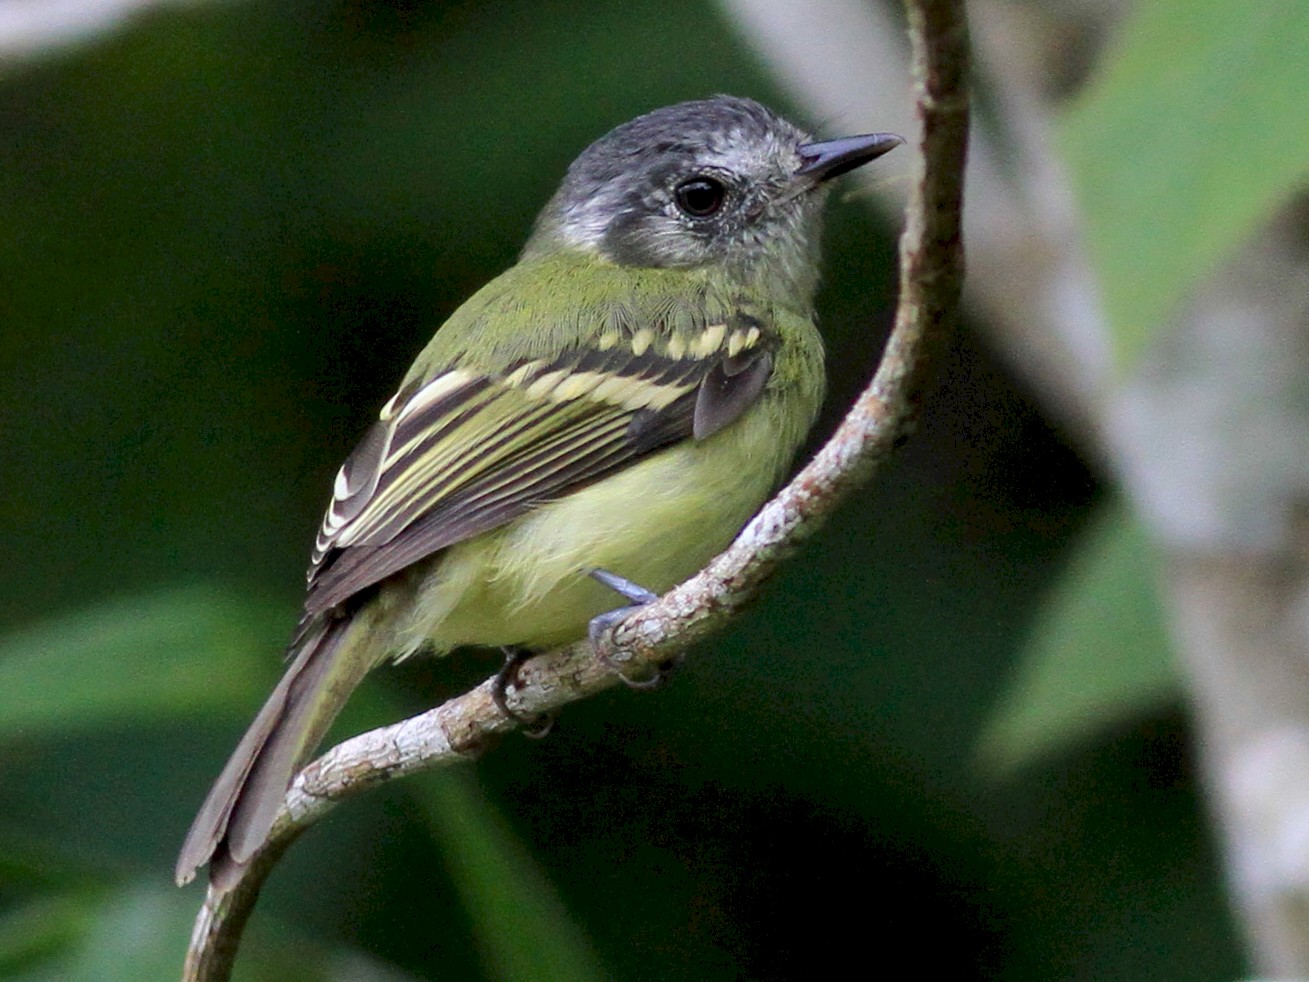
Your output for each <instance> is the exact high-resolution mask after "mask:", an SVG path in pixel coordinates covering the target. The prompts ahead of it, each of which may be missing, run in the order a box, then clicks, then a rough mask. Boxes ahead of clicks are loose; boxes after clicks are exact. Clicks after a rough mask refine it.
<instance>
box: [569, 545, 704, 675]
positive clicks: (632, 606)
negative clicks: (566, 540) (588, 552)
mask: <svg viewBox="0 0 1309 982" xmlns="http://www.w3.org/2000/svg"><path fill="white" fill-rule="evenodd" d="M590 575H591V578H592V579H594V580H596V581H597V582H599V583H603V584H604V585H605V586H607V587H609V589H611V590H613V591H614V592H615V593H617V594H619V595H620V596H621V597H623V599H625V600H627V601H629V603H627V604H626V605H624V606H622V607H617V608H615V609H614V610H607V611H605V612H604V613H603V614H597V615H596V616H595V617H592V618H591V623H590V625H589V626H588V628H587V632H586V633H587V637H588V638H589V639H590V641H591V650H592V651H594V652H595V656H596V658H598V659H599V660H600V662H601V663H602V664H604V665H605V666H606V667H608V668H610V669H612V670H613V672H614V674H615V675H617V676H618V677H619V678H620V679H622V680H623V683H624V684H625V685H627V686H628V688H632V689H657V688H658V687H659V686H661V685H663V684H664V682H665V680H666V679H667V678H668V676H669V675H670V674H672V671H673V669H674V668H676V667H677V666H678V664H680V662H681V659H680V658H677V659H672V660H669V661H666V662H664V663H663V664H662V665H660V666H659V667H658V668H657V669H656V670H655V673H654V675H652V676H650V678H646V679H634V678H631V677H630V676H627V675H624V674H623V672H622V671H621V670H620V669H619V667H618V666H617V665H615V664H614V663H613V662H611V661H610V660H609V656H608V655H607V654H606V652H605V649H604V645H603V644H602V643H601V642H602V640H603V639H604V638H605V636H606V635H607V634H608V633H609V631H610V629H612V628H613V627H614V626H615V625H616V624H618V623H620V622H621V621H623V620H624V619H625V618H626V617H627V616H628V615H629V614H630V613H632V611H634V610H636V609H637V608H638V607H644V606H645V605H646V604H649V603H654V602H655V601H656V600H658V599H659V596H658V595H657V594H654V593H651V592H650V591H649V590H647V589H646V588H645V587H643V586H641V585H639V584H637V583H633V582H632V581H631V580H628V579H624V578H623V577H621V576H619V575H618V574H616V573H611V572H609V571H608V570H607V569H593V570H591V574H590Z"/></svg>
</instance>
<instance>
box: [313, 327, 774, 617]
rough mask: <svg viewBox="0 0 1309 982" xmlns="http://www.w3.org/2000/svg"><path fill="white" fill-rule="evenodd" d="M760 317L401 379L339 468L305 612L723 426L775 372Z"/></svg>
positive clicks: (328, 606) (614, 339) (321, 610)
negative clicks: (659, 338)
mask: <svg viewBox="0 0 1309 982" xmlns="http://www.w3.org/2000/svg"><path fill="white" fill-rule="evenodd" d="M761 326H762V325H761V324H760V322H759V321H758V320H757V319H756V318H753V317H746V316H744V315H741V316H739V317H734V318H729V319H728V320H727V322H725V323H721V324H711V325H709V326H707V327H705V328H704V329H703V331H702V332H701V333H700V334H699V335H698V336H694V337H691V338H689V339H682V340H674V341H671V342H668V343H654V342H652V338H651V336H650V335H649V333H648V332H646V333H645V334H644V335H643V334H642V332H637V333H635V334H633V335H630V336H617V335H609V336H607V337H605V338H604V339H602V340H601V341H598V342H597V343H596V344H594V345H593V346H590V347H585V348H578V349H574V350H572V351H569V352H568V353H566V354H564V355H563V356H561V357H559V358H557V359H554V360H545V359H540V360H535V361H524V362H519V363H517V364H514V365H510V366H508V367H507V368H506V369H505V370H503V371H499V372H479V371H475V370H472V369H470V368H468V367H452V368H449V369H447V370H445V371H444V372H441V373H438V374H435V375H433V376H430V377H428V378H427V379H425V380H423V381H421V382H420V383H417V384H411V385H410V386H407V387H406V388H405V389H402V390H401V391H400V392H399V393H398V394H397V395H396V397H395V398H393V399H392V400H391V401H390V402H389V403H388V404H387V406H386V407H385V408H384V409H383V410H382V414H381V418H380V419H379V420H378V422H377V423H375V424H374V426H373V428H372V429H371V430H370V431H369V432H368V434H367V435H366V436H365V437H364V439H363V441H362V442H361V443H360V444H359V446H358V447H357V448H356V449H355V451H354V452H353V453H352V454H351V455H350V457H349V458H348V459H347V460H346V462H345V464H344V466H342V468H341V470H340V472H339V473H338V474H337V477H336V483H335V485H334V487H333V497H332V503H331V506H330V507H329V508H328V510H327V515H326V517H325V518H324V519H323V524H322V527H321V529H320V530H319V533H318V539H317V541H316V543H315V548H314V553H313V559H312V564H311V566H310V570H309V594H308V597H307V599H306V601H305V615H306V617H307V618H312V617H315V616H316V615H319V614H322V613H324V612H325V611H328V610H331V609H332V608H335V607H338V606H339V605H341V604H343V603H344V602H346V601H347V600H349V599H350V598H351V597H352V596H354V595H355V594H357V593H359V592H360V591H361V590H365V589H367V588H368V587H370V586H372V585H374V584H376V583H379V582H380V581H382V580H383V579H385V578H386V577H388V576H390V575H392V574H393V573H396V572H398V571H400V570H402V569H404V568H405V567H407V566H409V565H411V564H412V563H415V562H417V561H418V560H420V559H423V558H424V557H426V556H430V555H432V554H433V553H436V552H438V551H439V550H441V549H444V548H446V547H447V546H450V545H453V544H454V543H456V542H460V541H463V540H464V539H468V538H470V537H472V536H474V535H477V534H478V533H479V532H484V531H486V530H488V529H492V528H495V527H496V526H498V525H502V524H504V523H505V522H508V521H510V520H511V519H513V518H515V517H517V516H519V515H521V514H523V513H524V512H526V511H528V510H530V509H531V508H533V507H535V506H537V505H540V504H543V503H545V502H548V501H553V500H556V499H558V498H560V497H562V496H564V495H566V494H568V493H570V492H572V491H575V490H577V489H579V488H581V487H582V486H584V485H586V484H588V483H590V482H592V481H596V480H598V479H600V478H602V477H604V476H605V475H607V474H611V473H613V472H614V471H617V470H619V469H621V468H623V467H626V466H627V465H629V464H631V463H633V462H634V461H636V460H639V459H640V458H641V457H643V456H645V455H646V454H649V453H651V452H652V451H654V450H657V449H659V448H660V447H664V446H667V445H668V444H670V443H674V442H677V441H679V440H684V439H688V438H693V439H703V438H705V437H707V436H710V435H712V434H713V433H715V432H717V431H718V430H719V429H721V428H722V427H724V426H726V425H727V424H728V423H730V422H732V421H733V420H734V419H736V418H737V417H738V416H740V414H741V413H742V412H744V411H745V409H746V408H747V407H748V406H749V405H750V404H751V403H752V402H754V400H755V399H756V398H757V397H758V396H759V394H760V392H762V391H763V388H764V384H765V383H766V382H767V380H768V377H769V374H770V373H771V371H772V354H771V350H770V343H769V336H768V334H766V333H765V332H764V331H762V330H761ZM656 349H657V350H656Z"/></svg>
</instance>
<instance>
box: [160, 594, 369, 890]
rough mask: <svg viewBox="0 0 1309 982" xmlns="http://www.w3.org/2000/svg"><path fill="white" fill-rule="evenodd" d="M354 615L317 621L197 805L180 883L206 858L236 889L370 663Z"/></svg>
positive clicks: (220, 883) (217, 876) (213, 874)
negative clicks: (359, 641) (284, 801)
mask: <svg viewBox="0 0 1309 982" xmlns="http://www.w3.org/2000/svg"><path fill="white" fill-rule="evenodd" d="M351 624H352V620H351V619H349V618H333V619H330V620H320V621H319V622H318V623H317V624H315V625H312V626H311V627H310V628H309V629H308V631H307V633H306V634H305V635H304V637H303V639H302V640H300V641H299V642H298V644H297V646H296V647H297V649H298V650H296V652H295V657H294V659H293V660H292V662H291V667H290V668H288V669H287V670H286V674H285V675H283V676H282V679H281V681H280V682H278V683H277V687H276V688H275V689H273V693H272V695H270V696H269V697H268V701H267V702H265V703H264V706H263V708H262V709H260V710H259V714H258V715H257V716H256V717H255V719H254V722H253V723H251V724H250V728H249V729H248V730H246V733H245V736H243V737H242V738H241V742H240V743H239V744H237V747H236V750H234V751H233V752H232V756H231V759H229V760H228V762H227V765H226V766H225V767H224V768H223V772H222V773H221V774H220V775H219V776H218V780H217V781H215V782H214V786H213V788H212V789H211V790H210V792H209V797H207V798H206V799H205V803H204V804H203V805H202V806H201V807H200V812H199V813H198V814H197V815H196V817H195V821H194V822H192V823H191V830H190V831H189V832H188V833H187V835H186V841H185V842H184V843H183V844H182V852H181V855H180V856H178V859H177V870H176V877H177V882H178V885H179V886H180V885H182V884H184V883H189V882H190V881H191V879H192V878H193V877H194V876H195V873H196V870H198V869H199V868H200V867H201V866H203V865H204V864H205V863H210V864H211V869H210V878H211V880H212V882H213V883H214V885H215V886H216V887H218V888H219V889H227V888H229V887H231V886H232V885H233V884H234V883H235V882H236V880H237V879H238V877H239V875H240V872H241V869H242V868H243V867H244V865H245V864H246V863H247V862H249V860H250V858H251V857H252V856H253V855H254V854H255V853H256V852H257V851H258V850H259V848H260V847H261V846H262V845H263V844H264V841H265V840H266V839H267V838H268V831H269V829H271V828H272V825H273V819H274V818H276V817H277V812H278V809H279V808H280V807H281V804H282V799H283V798H284V797H285V795H286V789H287V788H288V787H289V786H290V784H291V779H292V777H294V776H295V771H296V768H298V767H299V766H300V765H301V764H302V763H303V761H304V758H305V757H306V756H307V755H308V754H310V753H312V752H313V750H314V749H315V748H316V747H317V746H318V743H319V741H321V740H322V739H323V737H324V736H325V735H326V733H327V729H328V727H330V726H331V725H332V721H333V720H334V719H335V718H336V716H337V713H339V712H340V710H341V707H342V706H343V705H345V700H346V699H347V698H348V697H349V695H350V693H351V691H353V689H354V687H355V686H356V685H357V684H358V683H359V681H360V679H362V678H363V676H364V674H365V673H366V672H367V671H368V669H369V668H371V667H372V664H371V662H369V661H368V660H367V659H366V658H365V657H364V652H363V651H362V650H361V648H364V647H366V646H363V645H358V644H345V645H344V646H343V642H346V641H349V640H350V638H351V636H353V637H355V638H358V637H359V636H360V635H359V632H357V631H351V630H350V627H351Z"/></svg>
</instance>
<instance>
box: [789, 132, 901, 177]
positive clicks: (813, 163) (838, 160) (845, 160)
mask: <svg viewBox="0 0 1309 982" xmlns="http://www.w3.org/2000/svg"><path fill="white" fill-rule="evenodd" d="M902 143H904V140H903V139H902V138H901V137H898V136H896V135H895V134H894V133H866V134H864V135H863V136H843V137H840V138H839V139H836V140H823V141H822V142H821V143H802V144H800V146H799V147H797V148H796V149H797V152H798V153H799V154H800V160H801V161H802V162H801V164H800V166H799V167H798V168H797V169H796V172H795V176H796V177H808V178H810V179H812V181H813V183H814V184H821V183H822V182H823V181H830V180H831V179H832V178H834V177H837V176H839V175H841V174H844V173H846V172H848V171H852V170H854V169H855V168H856V167H862V166H863V165H864V164H866V163H868V162H869V161H870V160H876V159H877V158H878V157H880V156H882V154H884V153H887V152H888V151H891V150H894V149H895V148H896V147H898V146H899V145H900V144H902Z"/></svg>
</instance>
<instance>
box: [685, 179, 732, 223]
mask: <svg viewBox="0 0 1309 982" xmlns="http://www.w3.org/2000/svg"><path fill="white" fill-rule="evenodd" d="M726 197H727V188H725V187H723V185H722V184H721V183H720V182H718V181H715V180H714V179H713V178H712V177H693V178H691V179H690V180H689V181H683V182H682V183H681V184H679V185H677V187H676V189H675V190H674V191H673V199H674V200H675V201H676V202H677V207H678V208H681V209H682V211H684V212H686V213H687V214H688V215H690V216H691V217H692V218H707V217H708V216H709V215H712V214H713V213H714V212H716V211H717V210H718V209H719V208H721V207H722V206H723V199H724V198H726Z"/></svg>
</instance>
